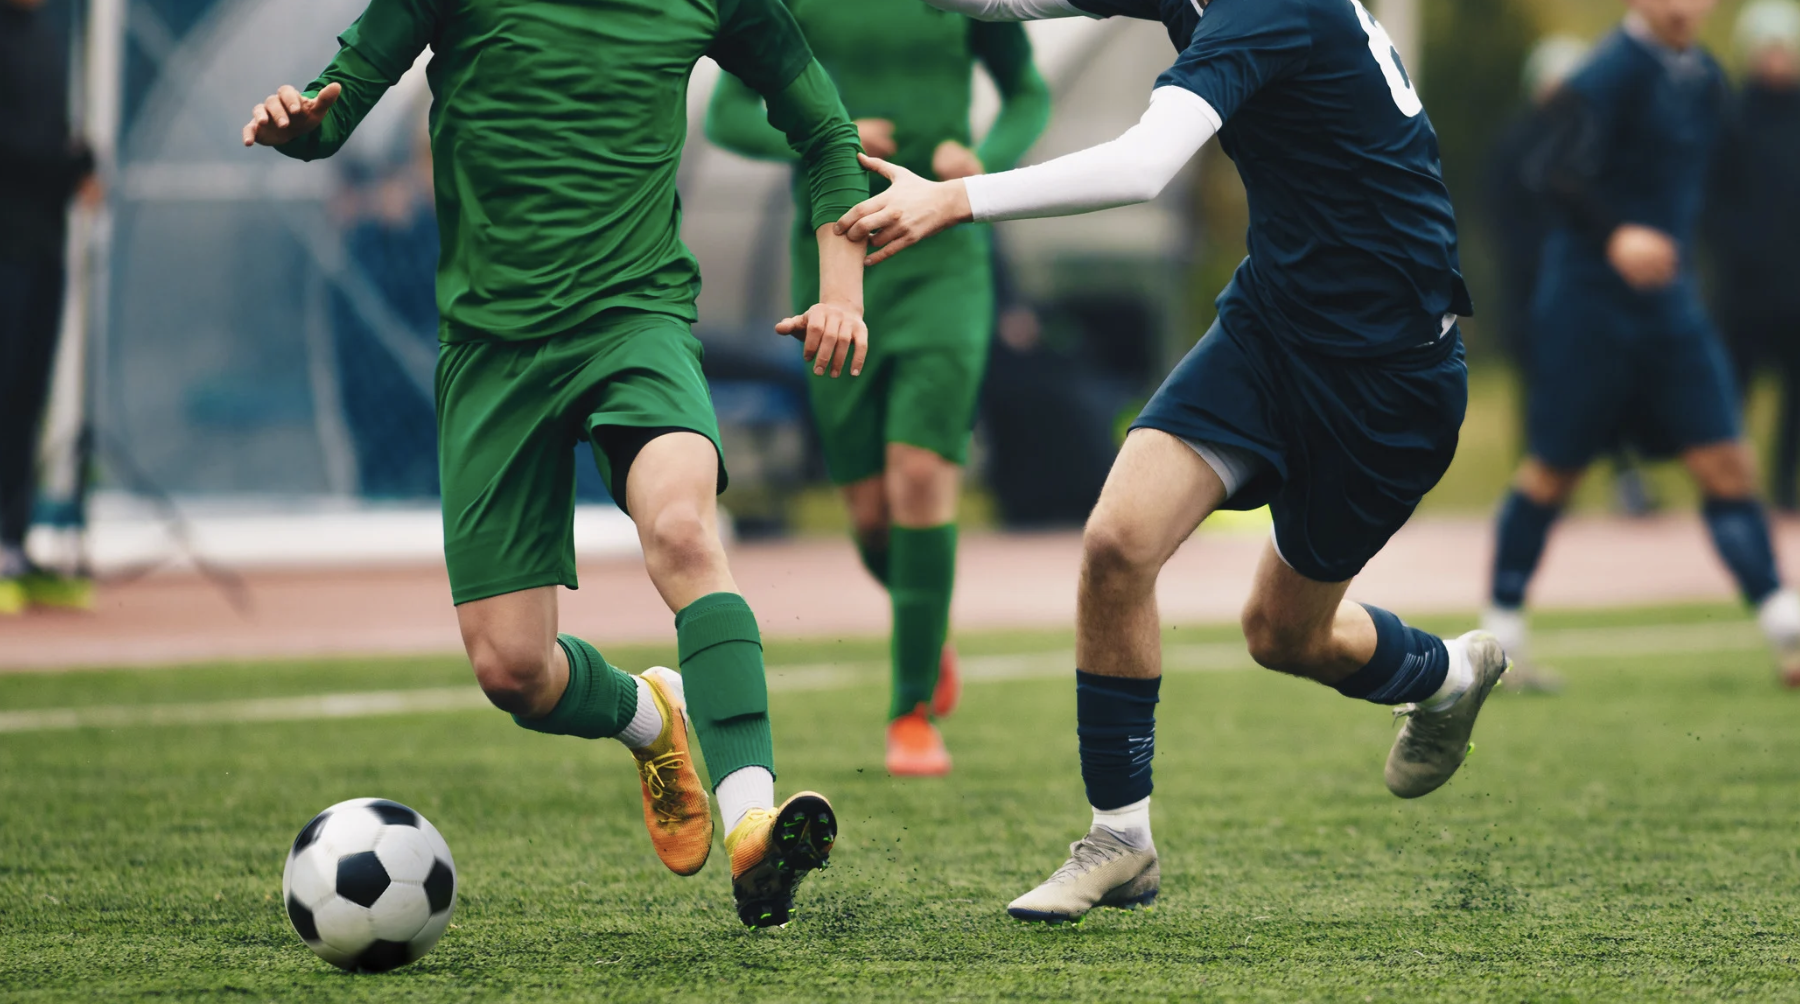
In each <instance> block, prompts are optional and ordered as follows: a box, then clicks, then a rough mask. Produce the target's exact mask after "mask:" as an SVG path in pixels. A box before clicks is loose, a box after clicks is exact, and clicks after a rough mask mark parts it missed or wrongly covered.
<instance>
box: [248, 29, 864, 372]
mask: <svg viewBox="0 0 1800 1004" xmlns="http://www.w3.org/2000/svg"><path fill="white" fill-rule="evenodd" d="M339 42H340V44H341V45H342V49H340V50H339V52H338V54H337V57H336V58H335V59H333V60H332V62H331V65H330V66H328V67H326V69H325V72H324V73H322V74H320V76H319V78H318V79H317V80H315V81H313V82H312V83H311V84H310V85H308V88H307V93H308V94H309V95H310V94H316V93H317V92H318V90H319V89H320V88H323V87H324V86H325V85H326V84H328V83H332V82H336V83H338V84H340V85H342V87H343V93H342V95H341V96H340V97H339V99H338V102H337V104H336V105H334V106H333V107H332V109H331V111H330V113H329V115H328V116H327V117H326V119H325V121H324V123H323V124H322V126H321V127H320V128H319V129H317V130H315V131H314V132H312V133H309V134H308V135H306V136H303V137H301V138H299V139H297V140H295V141H293V142H292V143H289V144H287V145H286V146H283V147H282V148H281V152H283V153H285V154H287V155H289V156H291V157H298V158H300V159H302V160H311V159H313V158H315V157H325V156H330V155H331V154H332V153H334V152H336V151H337V149H338V148H339V147H340V146H342V145H343V143H344V140H345V139H347V138H348V137H349V135H350V133H351V131H352V130H353V129H355V128H356V124H357V123H358V122H359V121H361V120H362V117H363V116H364V115H365V114H366V113H367V112H368V111H369V109H370V108H371V107H373V106H374V104H375V102H376V101H377V100H378V99H379V98H380V97H381V95H382V93H383V92H385V91H386V90H387V88H388V87H390V86H392V85H393V84H394V82H396V81H397V80H399V79H400V76H401V74H403V73H405V72H406V70H407V69H408V68H409V67H410V66H412V64H413V61H414V59H415V58H417V56H418V55H419V53H420V52H422V51H423V50H424V49H425V47H426V46H428V45H429V46H430V47H431V49H432V59H431V62H430V64H429V66H428V67H427V70H426V76H427V79H428V80H429V82H430V85H431V93H432V97H433V101H432V107H431V122H430V126H431V148H432V153H433V156H434V166H433V177H434V181H435V184H436V191H437V215H438V228H439V233H440V240H441V242H442V243H441V251H440V256H439V262H438V277H437V300H438V313H439V315H440V317H441V323H440V332H441V336H442V337H443V339H444V340H445V341H451V342H455V341H465V340H469V339H477V338H487V337H498V338H504V339H531V338H542V337H545V336H549V335H556V334H560V333H563V332H567V331H570V330H572V329H575V328H577V327H579V326H581V325H583V324H584V323H586V322H588V321H590V320H592V319H593V318H595V317H596V316H597V315H599V314H600V313H601V312H602V311H607V310H613V309H631V310H640V311H650V312H656V313H664V314H671V315H674V316H676V317H679V318H682V319H684V320H687V321H689V322H692V321H693V320H695V319H696V316H697V315H696V313H695V310H694V300H695V298H696V296H697V295H698V293H699V287H700V273H699V266H698V265H697V263H696V262H695V260H694V257H693V255H692V254H691V253H690V252H689V251H688V249H687V248H686V247H685V246H684V245H683V244H682V243H681V202H680V197H679V196H678V195H677V193H676V191H675V173H676V169H677V167H678V166H679V164H680V160H681V150H682V146H683V144H684V142H685V140H686V138H687V87H688V78H689V76H690V75H691V74H692V72H693V68H694V64H695V62H696V61H698V60H699V59H700V57H702V56H711V57H713V58H714V59H715V60H717V61H718V63H719V65H720V66H722V67H724V68H725V69H726V70H727V71H729V72H730V73H732V74H734V75H735V76H736V77H737V78H739V79H741V80H742V81H743V82H744V84H746V85H747V86H749V87H751V88H753V89H754V90H755V91H756V93H758V94H760V95H761V96H762V98H763V100H765V101H766V102H767V107H768V121H769V123H770V124H771V126H773V127H774V128H773V129H772V130H771V131H775V132H777V135H780V136H782V137H783V142H784V145H785V147H786V148H787V149H788V150H790V151H791V155H792V156H794V157H796V158H798V159H799V161H800V162H801V164H802V165H803V168H804V172H805V175H806V179H807V191H808V194H809V197H810V199H811V202H812V206H813V207H814V208H813V210H812V213H811V218H812V220H813V222H814V225H815V226H821V225H823V224H825V223H827V222H830V221H832V220H835V219H837V218H838V217H839V216H841V215H842V214H843V213H844V212H845V211H847V210H849V209H850V207H852V206H854V205H855V204H856V203H857V202H859V201H861V200H862V199H863V198H864V197H866V195H867V191H868V189H867V182H866V181H865V180H864V177H865V176H864V174H863V171H862V169H861V167H859V166H858V165H857V163H856V152H857V149H858V147H857V138H856V129H855V127H854V126H852V125H851V124H850V120H849V118H848V117H847V116H846V115H845V113H844V109H843V105H842V103H841V102H840V100H839V99H838V96H837V92H836V91H835V90H834V89H833V87H832V85H831V81H830V79H829V78H828V77H827V75H826V74H825V71H824V70H823V69H822V68H821V67H820V66H819V64H818V63H817V62H815V61H814V60H813V58H812V53H811V51H810V50H809V49H808V47H807V44H806V40H805V38H804V37H803V36H802V35H801V33H800V30H799V28H798V26H797V25H796V24H795V23H794V19H793V16H792V15H791V14H790V13H789V12H788V10H787V8H786V7H785V6H783V5H782V3H781V2H780V0H526V2H521V0H457V2H451V0H372V2H371V3H370V4H369V7H368V9H367V10H365V11H364V12H363V15H362V17H360V18H358V19H357V21H356V23H355V24H353V25H351V26H350V28H349V30H347V31H345V32H344V34H343V35H342V36H341V37H340V38H339Z"/></svg>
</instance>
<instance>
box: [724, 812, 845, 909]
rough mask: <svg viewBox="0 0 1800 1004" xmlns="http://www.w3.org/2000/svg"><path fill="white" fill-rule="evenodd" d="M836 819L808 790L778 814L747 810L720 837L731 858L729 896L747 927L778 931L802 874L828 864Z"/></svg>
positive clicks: (835, 829)
mask: <svg viewBox="0 0 1800 1004" xmlns="http://www.w3.org/2000/svg"><path fill="white" fill-rule="evenodd" d="M836 840H837V815H836V813H834V812H832V811H831V803H830V802H827V801H826V800H825V796H824V795H821V794H819V793H818V792H814V791H803V792H801V793H799V794H798V795H795V796H794V797H792V798H790V799H788V800H787V801H785V802H783V803H781V808H779V809H774V810H770V809H751V810H750V811H749V812H748V813H746V814H745V815H744V818H743V819H742V820H741V821H740V822H739V823H738V824H737V825H736V826H734V827H732V828H731V832H730V833H728V834H726V835H725V851H726V853H728V854H730V855H731V894H732V895H733V896H734V897H736V898H737V911H738V919H739V920H741V921H743V922H744V924H745V925H746V926H749V927H780V926H781V925H783V924H785V923H787V922H788V919H789V918H790V917H791V916H792V915H793V911H794V889H795V887H796V886H798V885H799V884H800V880H801V879H803V878H805V877H806V875H807V873H808V872H812V871H817V870H819V869H822V868H825V867H827V866H828V865H830V863H831V845H832V844H833V843H834V842H836Z"/></svg>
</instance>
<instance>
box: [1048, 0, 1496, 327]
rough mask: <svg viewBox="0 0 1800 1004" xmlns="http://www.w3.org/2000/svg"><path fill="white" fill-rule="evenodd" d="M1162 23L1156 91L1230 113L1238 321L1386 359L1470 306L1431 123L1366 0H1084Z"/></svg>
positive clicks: (1231, 291)
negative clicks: (1178, 90) (1244, 220)
mask: <svg viewBox="0 0 1800 1004" xmlns="http://www.w3.org/2000/svg"><path fill="white" fill-rule="evenodd" d="M1074 2H1075V3H1076V4H1077V5H1078V6H1080V7H1082V8H1083V9H1084V10H1087V11H1088V12H1090V13H1093V14H1098V15H1101V16H1112V15H1123V16H1127V17H1138V18H1144V19H1148V20H1158V21H1161V22H1162V23H1163V24H1164V25H1165V26H1166V27H1167V28H1168V31H1169V38H1170V40H1171V41H1173V42H1174V43H1175V47H1176V48H1177V49H1179V50H1181V54H1180V56H1179V57H1178V58H1177V59H1176V61H1175V65H1174V66H1171V67H1170V68H1169V69H1168V70H1167V71H1165V72H1164V73H1163V75H1162V76H1161V77H1159V78H1158V79H1157V81H1156V84H1157V86H1158V87H1164V86H1171V85H1172V86H1176V87H1183V88H1186V89H1187V90H1189V91H1192V92H1193V93H1195V94H1197V95H1199V96H1200V97H1201V98H1203V99H1205V101H1206V102H1207V103H1208V104H1209V105H1211V106H1212V108H1213V110H1214V111H1215V112H1217V113H1218V116H1219V118H1220V120H1221V121H1222V122H1223V123H1224V124H1223V127H1222V128H1221V129H1220V131H1219V142H1220V144H1221V145H1222V146H1223V147H1224V150H1225V153H1226V155H1227V156H1229V157H1231V159H1232V160H1233V161H1234V162H1236V164H1237V167H1238V173H1239V174H1240V175H1241V176H1242V177H1243V180H1244V189H1245V191H1246V192H1247V193H1248V195H1249V200H1250V233H1249V240H1248V243H1249V249H1250V256H1249V257H1248V258H1247V259H1245V261H1244V263H1243V265H1241V266H1239V268H1238V272H1237V276H1236V278H1235V279H1234V280H1233V281H1232V284H1231V285H1230V286H1229V287H1227V288H1226V290H1225V292H1224V293H1222V294H1220V296H1219V303H1218V306H1219V318H1220V321H1221V322H1222V323H1223V324H1225V325H1226V326H1228V327H1232V326H1238V327H1243V328H1244V329H1245V330H1250V326H1249V325H1248V324H1246V323H1245V322H1247V321H1248V320H1249V318H1250V316H1252V315H1253V316H1254V317H1256V318H1258V319H1259V323H1258V324H1257V325H1256V327H1258V328H1260V329H1262V330H1266V331H1270V332H1272V333H1274V335H1275V337H1278V338H1281V339H1284V340H1287V341H1289V342H1292V343H1294V344H1297V345H1301V346H1304V347H1307V348H1310V349H1313V350H1315V351H1319V352H1323V353H1327V354H1330V355H1338V356H1378V355H1387V354H1390V353H1393V352H1397V351H1402V350H1405V349H1409V348H1413V347H1415V346H1418V345H1421V344H1424V343H1427V342H1431V341H1433V340H1435V339H1436V338H1438V337H1439V336H1440V335H1441V334H1442V333H1443V331H1444V323H1443V322H1444V317H1445V315H1448V314H1463V315H1466V314H1470V313H1473V308H1472V307H1471V305H1470V302H1469V294H1468V291H1467V289H1466V288H1465V287H1464V285H1463V279H1462V274H1461V271H1460V269H1461V265H1460V263H1459V261H1458V259H1457V250H1456V216H1455V213H1454V212H1453V211H1452V210H1451V207H1450V193H1449V191H1448V190H1447V189H1446V188H1445V187H1444V180H1443V174H1442V171H1441V169H1440V166H1439V164H1438V144H1437V134H1436V133H1435V132H1434V131H1433V130H1432V128H1431V122H1430V120H1429V119H1428V118H1427V117H1426V116H1425V113H1424V109H1423V107H1422V106H1421V105H1420V103H1419V97H1418V95H1417V93H1415V92H1414V90H1413V86H1412V82H1411V80H1410V79H1409V78H1408V77H1407V75H1406V70H1405V68H1404V67H1402V66H1401V64H1400V58H1399V54H1398V53H1397V52H1395V50H1394V47H1393V43H1392V42H1391V41H1389V39H1388V35H1387V32H1386V31H1385V30H1383V29H1382V27H1381V25H1379V24H1378V23H1376V21H1375V20H1374V18H1372V17H1370V15H1369V12H1368V11H1367V10H1365V9H1364V8H1363V6H1362V4H1361V3H1359V2H1357V0H1210V2H1209V3H1204V4H1202V3H1201V0H1074Z"/></svg>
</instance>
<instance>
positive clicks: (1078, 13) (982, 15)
mask: <svg viewBox="0 0 1800 1004" xmlns="http://www.w3.org/2000/svg"><path fill="white" fill-rule="evenodd" d="M925 2H926V3H928V4H930V5H931V6H933V7H936V8H937V9H938V10H947V11H949V12H950V13H952V14H963V15H966V16H968V17H972V18H974V19H975V20H977V21H1042V20H1045V19H1047V18H1053V17H1099V15H1098V14H1090V13H1088V12H1087V11H1085V10H1082V9H1081V8H1080V7H1077V6H1075V5H1074V4H1073V3H1071V2H1070V0H925Z"/></svg>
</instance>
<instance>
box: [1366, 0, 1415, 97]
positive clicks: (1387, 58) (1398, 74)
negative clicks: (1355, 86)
mask: <svg viewBox="0 0 1800 1004" xmlns="http://www.w3.org/2000/svg"><path fill="white" fill-rule="evenodd" d="M1350 6H1352V7H1355V8H1356V19H1357V20H1358V21H1361V22H1362V26H1363V33H1364V34H1365V35H1368V36H1369V54H1370V55H1372V56H1374V57H1375V65H1376V66H1379V67H1381V75H1382V76H1383V77H1385V78H1387V85H1388V93H1389V94H1392V95H1393V96H1394V105H1395V107H1397V108H1399V109H1400V114H1402V115H1405V116H1406V117H1407V118H1412V117H1413V116H1414V115H1417V114H1419V113H1420V112H1422V111H1424V110H1425V105H1424V103H1422V102H1421V101H1420V100H1419V92H1418V91H1415V90H1413V85H1412V78H1411V77H1408V76H1407V75H1406V67H1404V66H1401V65H1400V50H1398V49H1396V48H1394V40H1393V39H1391V38H1389V37H1388V33H1387V29H1386V28H1383V27H1382V26H1381V22H1379V21H1377V20H1375V19H1374V18H1373V17H1370V16H1369V11H1368V8H1366V7H1364V6H1363V5H1362V0H1350Z"/></svg>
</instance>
